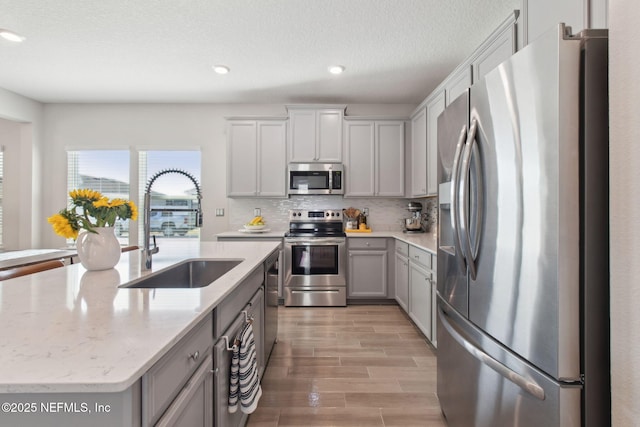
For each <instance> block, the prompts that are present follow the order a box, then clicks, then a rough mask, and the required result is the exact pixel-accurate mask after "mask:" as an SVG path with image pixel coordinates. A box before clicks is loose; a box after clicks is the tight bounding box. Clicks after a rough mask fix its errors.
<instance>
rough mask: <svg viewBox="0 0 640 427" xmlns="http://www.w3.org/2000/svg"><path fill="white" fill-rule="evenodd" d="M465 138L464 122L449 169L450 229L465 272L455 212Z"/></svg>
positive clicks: (458, 258) (457, 255)
mask: <svg viewBox="0 0 640 427" xmlns="http://www.w3.org/2000/svg"><path fill="white" fill-rule="evenodd" d="M466 139H467V125H466V124H465V125H464V126H462V129H461V130H460V137H459V138H458V144H457V145H456V152H455V154H454V156H453V167H452V170H451V229H452V231H453V236H454V246H455V253H456V260H457V264H458V266H459V267H460V271H461V272H462V273H466V272H467V265H466V262H465V259H464V253H463V252H462V239H461V238H460V218H459V216H458V214H457V213H456V212H457V211H458V205H459V204H460V203H459V202H460V201H459V199H458V193H459V192H458V186H459V185H460V184H459V182H460V157H461V156H462V151H463V149H464V144H465V140H466Z"/></svg>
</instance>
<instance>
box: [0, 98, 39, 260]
mask: <svg viewBox="0 0 640 427" xmlns="http://www.w3.org/2000/svg"><path fill="white" fill-rule="evenodd" d="M42 114H43V106H42V104H40V103H38V102H36V101H33V100H31V99H29V98H25V97H23V96H20V95H17V94H15V93H13V92H9V91H7V90H4V89H2V88H0V118H2V119H6V120H8V121H10V122H5V123H4V129H5V131H6V133H5V134H4V135H5V138H4V139H3V140H2V142H1V143H2V144H3V145H5V146H6V152H5V157H4V164H5V181H4V184H5V185H4V195H3V209H4V222H3V226H4V239H3V248H5V249H25V248H33V247H38V245H39V241H40V235H41V232H42V230H43V229H42V227H43V222H42V218H41V216H40V213H41V201H42V188H41V182H42V171H41V158H42V145H43V138H42ZM45 224H46V221H45Z"/></svg>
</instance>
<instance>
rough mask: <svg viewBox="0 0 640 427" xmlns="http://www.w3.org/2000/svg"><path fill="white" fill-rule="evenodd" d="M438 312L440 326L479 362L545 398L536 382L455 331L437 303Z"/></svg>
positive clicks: (528, 391) (536, 395) (526, 390)
mask: <svg viewBox="0 0 640 427" xmlns="http://www.w3.org/2000/svg"><path fill="white" fill-rule="evenodd" d="M438 314H439V315H440V320H441V322H442V326H444V328H445V329H446V330H447V332H448V333H449V335H451V337H452V338H453V339H454V340H455V341H456V342H457V343H458V344H459V345H461V346H462V347H463V348H464V349H465V350H466V351H467V352H468V353H469V354H471V355H472V356H473V357H475V358H476V359H478V360H479V361H480V362H481V363H483V364H485V365H486V366H488V367H490V368H491V369H493V370H494V371H496V372H497V373H498V374H500V375H501V376H502V377H504V378H506V379H507V380H509V381H511V382H512V383H514V384H515V385H517V386H518V387H520V388H521V389H522V390H524V391H525V392H527V393H529V394H530V395H532V396H533V397H535V398H536V399H539V400H544V399H545V393H544V389H543V388H542V387H540V385H538V383H536V382H535V381H533V380H531V379H528V378H525V377H523V376H522V375H520V374H518V373H517V372H515V371H513V370H511V369H509V368H507V367H506V366H505V365H503V364H502V363H500V362H498V361H497V360H496V359H494V358H493V357H491V356H489V355H488V354H487V353H485V352H484V351H482V350H480V349H479V348H478V347H476V346H475V345H473V344H472V343H470V342H469V341H467V340H466V339H464V337H463V336H462V335H460V333H458V331H456V330H455V329H454V327H453V326H452V325H451V323H450V322H449V320H448V319H447V318H448V317H449V316H447V313H445V311H444V310H443V309H442V307H441V306H440V305H438Z"/></svg>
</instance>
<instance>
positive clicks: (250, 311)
mask: <svg viewBox="0 0 640 427" xmlns="http://www.w3.org/2000/svg"><path fill="white" fill-rule="evenodd" d="M263 316H264V292H263V290H262V288H260V289H258V291H257V292H256V293H255V295H254V296H253V297H252V298H251V300H250V301H249V302H248V303H247V304H246V305H245V306H244V308H243V310H242V311H241V312H239V313H238V314H237V315H236V316H235V319H233V320H232V322H231V323H230V324H229V326H228V327H227V329H226V330H225V331H224V333H223V334H221V336H220V337H219V339H218V340H217V341H216V343H215V345H214V348H213V356H214V373H215V375H214V385H213V405H214V409H213V412H214V419H215V423H214V425H215V426H225V427H240V426H243V425H245V424H246V422H247V418H248V415H247V414H245V413H244V412H242V411H241V410H240V408H239V407H238V409H237V410H236V411H235V412H234V413H230V412H229V410H228V405H229V385H230V367H231V358H232V356H233V353H232V352H231V351H229V347H228V346H230V345H232V344H233V342H234V340H235V339H236V338H239V337H240V334H241V332H242V330H243V328H244V327H245V326H246V323H247V319H253V320H252V328H253V335H254V340H255V345H256V354H257V359H258V360H257V361H258V370H259V374H260V375H261V373H262V372H263V371H262V368H261V366H262V365H263V363H264V356H263V355H264V340H263V336H264V335H263V327H264V324H263V321H262V319H263ZM225 337H226V339H225ZM238 405H240V403H238Z"/></svg>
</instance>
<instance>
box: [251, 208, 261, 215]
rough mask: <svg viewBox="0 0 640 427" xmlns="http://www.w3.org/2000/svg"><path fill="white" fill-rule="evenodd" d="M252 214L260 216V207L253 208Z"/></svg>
mask: <svg viewBox="0 0 640 427" xmlns="http://www.w3.org/2000/svg"><path fill="white" fill-rule="evenodd" d="M253 216H262V209H260V208H253Z"/></svg>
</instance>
